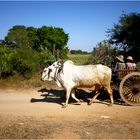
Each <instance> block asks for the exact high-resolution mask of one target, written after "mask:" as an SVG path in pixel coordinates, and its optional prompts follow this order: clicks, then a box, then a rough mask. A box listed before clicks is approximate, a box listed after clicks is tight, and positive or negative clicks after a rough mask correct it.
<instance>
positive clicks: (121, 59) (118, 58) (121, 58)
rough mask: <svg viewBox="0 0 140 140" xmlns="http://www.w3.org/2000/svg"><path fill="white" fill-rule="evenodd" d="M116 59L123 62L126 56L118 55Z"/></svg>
mask: <svg viewBox="0 0 140 140" xmlns="http://www.w3.org/2000/svg"><path fill="white" fill-rule="evenodd" d="M116 59H117V60H119V61H121V62H124V56H123V55H118V56H116Z"/></svg>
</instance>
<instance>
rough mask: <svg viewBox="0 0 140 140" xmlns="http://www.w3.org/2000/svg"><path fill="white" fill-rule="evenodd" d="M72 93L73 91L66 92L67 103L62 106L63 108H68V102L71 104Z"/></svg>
mask: <svg viewBox="0 0 140 140" xmlns="http://www.w3.org/2000/svg"><path fill="white" fill-rule="evenodd" d="M70 93H71V90H68V89H67V90H66V102H65V104H64V105H63V106H62V108H66V107H67V106H68V102H69V98H70Z"/></svg>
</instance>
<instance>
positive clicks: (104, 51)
mask: <svg viewBox="0 0 140 140" xmlns="http://www.w3.org/2000/svg"><path fill="white" fill-rule="evenodd" d="M113 53H114V49H113V47H112V46H111V44H110V43H109V42H108V41H106V40H104V41H102V42H100V43H98V44H97V45H96V47H95V48H94V50H93V53H92V59H91V58H90V59H91V60H92V62H93V64H104V65H108V66H110V65H111V62H112V61H113V58H114V55H113Z"/></svg>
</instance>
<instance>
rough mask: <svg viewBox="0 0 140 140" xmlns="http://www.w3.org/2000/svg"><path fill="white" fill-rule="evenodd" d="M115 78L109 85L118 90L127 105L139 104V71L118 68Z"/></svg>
mask: <svg viewBox="0 0 140 140" xmlns="http://www.w3.org/2000/svg"><path fill="white" fill-rule="evenodd" d="M117 74H118V77H117V80H115V81H113V83H112V85H111V87H112V89H114V90H118V91H119V94H120V97H121V99H122V100H123V101H124V102H125V103H126V104H128V105H140V72H138V71H137V70H134V69H120V70H118V71H117Z"/></svg>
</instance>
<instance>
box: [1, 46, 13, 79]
mask: <svg viewBox="0 0 140 140" xmlns="http://www.w3.org/2000/svg"><path fill="white" fill-rule="evenodd" d="M12 54H13V51H12V50H11V49H10V48H8V47H5V46H2V45H1V46H0V78H2V77H3V78H5V77H7V76H10V75H12V65H11V62H10V59H11V55H12Z"/></svg>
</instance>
